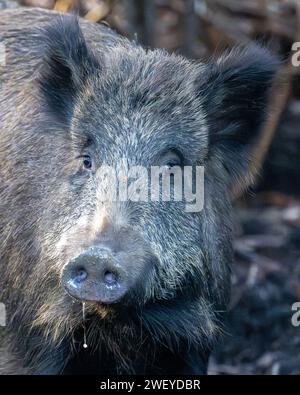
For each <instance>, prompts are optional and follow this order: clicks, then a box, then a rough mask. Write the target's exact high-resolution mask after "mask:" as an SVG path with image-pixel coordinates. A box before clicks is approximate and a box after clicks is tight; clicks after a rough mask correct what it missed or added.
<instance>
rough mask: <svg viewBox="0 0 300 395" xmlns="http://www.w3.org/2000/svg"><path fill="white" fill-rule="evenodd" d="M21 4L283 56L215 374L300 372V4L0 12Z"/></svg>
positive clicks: (149, 34) (234, 0)
mask: <svg viewBox="0 0 300 395" xmlns="http://www.w3.org/2000/svg"><path fill="white" fill-rule="evenodd" d="M20 5H22V6H31V7H43V8H48V9H56V10H59V11H62V12H75V13H77V14H79V15H81V16H82V17H84V18H86V19H88V20H91V21H93V22H95V23H103V22H105V23H108V24H109V25H110V26H111V27H113V28H114V29H116V30H117V31H118V32H120V33H121V34H123V35H125V36H127V37H129V38H132V39H137V40H138V41H139V42H140V43H142V44H143V45H144V46H146V47H150V48H152V47H159V48H165V49H167V50H168V51H170V52H176V53H180V54H183V55H185V56H187V57H189V58H192V59H200V58H207V57H209V56H211V55H212V54H215V53H218V52H221V51H222V50H223V49H224V48H227V47H231V46H232V45H234V44H236V43H238V42H245V41H249V40H258V41H259V42H261V43H263V44H266V45H268V46H269V47H270V48H271V50H272V51H273V52H274V53H277V54H278V55H279V56H280V57H281V59H283V64H282V69H281V71H280V73H279V77H278V79H279V80H280V81H282V79H284V80H285V81H286V83H285V84H284V85H282V84H276V83H275V85H274V90H273V94H272V98H271V103H270V109H269V119H268V121H267V122H266V125H265V127H264V129H263V131H262V139H261V143H260V144H259V146H258V147H256V149H255V150H254V152H253V155H254V157H255V161H256V164H261V165H262V170H261V171H260V174H259V175H258V177H257V182H256V185H255V186H254V187H252V188H251V189H250V191H249V192H248V194H246V195H245V196H243V197H241V196H237V197H236V229H235V232H236V241H235V250H236V263H235V265H234V267H233V272H232V300H231V306H230V314H229V319H228V326H227V332H228V333H225V336H224V338H223V339H221V342H220V344H219V346H218V348H217V349H216V350H215V352H214V354H213V357H212V358H211V362H210V365H209V373H210V374H254V373H256V374H260V373H263V374H300V326H299V327H294V326H293V325H292V324H291V317H292V314H293V312H292V304H293V303H295V302H298V301H300V66H299V67H298V68H297V67H294V66H292V64H291V47H292V44H293V43H294V42H297V41H299V42H300V2H299V1H298V0H243V1H241V0H207V1H205V0H57V1H55V0H20V1H12V0H0V9H1V8H6V7H12V8H13V7H18V6H20ZM0 23H1V19H0ZM299 59H300V57H299ZM279 85H280V86H279Z"/></svg>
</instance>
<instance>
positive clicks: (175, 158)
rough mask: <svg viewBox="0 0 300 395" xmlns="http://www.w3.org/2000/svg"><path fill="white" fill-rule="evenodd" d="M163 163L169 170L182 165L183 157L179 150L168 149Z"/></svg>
mask: <svg viewBox="0 0 300 395" xmlns="http://www.w3.org/2000/svg"><path fill="white" fill-rule="evenodd" d="M162 165H163V166H165V167H166V169H169V170H170V169H171V168H172V167H174V166H182V157H181V155H180V154H179V153H178V152H177V151H174V150H171V151H168V152H167V153H166V154H165V155H164V156H163V161H162Z"/></svg>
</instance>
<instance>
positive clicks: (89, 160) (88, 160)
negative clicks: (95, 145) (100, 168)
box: [82, 155, 92, 170]
mask: <svg viewBox="0 0 300 395" xmlns="http://www.w3.org/2000/svg"><path fill="white" fill-rule="evenodd" d="M82 159H83V166H84V168H85V169H88V170H90V169H91V168H92V158H91V157H90V155H84V156H83V157H82Z"/></svg>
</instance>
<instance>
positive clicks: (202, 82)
mask: <svg viewBox="0 0 300 395" xmlns="http://www.w3.org/2000/svg"><path fill="white" fill-rule="evenodd" d="M0 19H1V23H0V41H1V42H2V43H4V45H5V47H6V51H7V54H6V55H7V56H6V66H5V67H4V66H0V80H1V87H0V93H1V94H0V163H1V166H0V180H1V182H0V289H1V302H3V303H5V304H6V308H7V317H8V325H7V327H6V328H0V330H1V332H0V333H1V336H0V339H1V340H0V345H1V351H2V352H1V354H0V373H25V374H30V373H35V374H36V373H47V374H57V373H91V372H94V373H124V372H127V373H168V372H169V373H203V372H205V369H206V364H207V357H208V355H209V352H210V350H211V348H212V346H213V344H214V342H215V340H216V339H217V338H218V336H219V334H220V332H221V331H222V322H223V316H224V313H225V312H226V308H227V303H228V298H229V292H230V281H229V278H230V270H229V267H230V264H231V263H232V260H233V251H232V241H231V239H232V235H231V233H232V232H231V216H232V215H231V211H232V207H231V202H230V191H231V189H232V188H233V186H234V187H236V185H240V186H241V188H242V187H243V177H246V176H247V177H251V175H248V174H247V175H246V174H245V171H246V169H247V167H248V164H249V161H250V160H251V157H250V154H249V152H250V148H251V147H252V145H253V144H254V143H255V141H256V139H257V137H258V135H259V130H260V127H261V124H262V122H263V120H264V118H265V107H266V102H267V95H268V91H269V87H270V85H271V81H272V78H273V76H274V73H275V71H276V69H277V61H276V60H275V59H274V58H273V57H272V56H271V55H270V53H269V52H268V51H267V50H265V49H262V48H260V47H258V46H255V45H248V46H244V47H242V48H236V49H234V50H233V51H232V52H230V53H226V54H224V55H223V56H222V57H221V58H219V59H213V60H211V61H210V62H209V63H195V62H191V61H188V60H186V59H184V58H182V57H180V56H176V55H170V54H168V53H166V52H165V51H162V50H153V51H152V50H145V49H143V48H142V47H140V46H138V45H137V44H136V43H131V42H130V41H129V40H127V39H125V38H122V37H120V36H119V35H117V34H116V33H114V32H113V31H112V30H110V29H109V28H107V27H105V26H102V25H94V24H91V23H89V22H86V21H83V20H79V21H78V20H77V19H76V18H75V17H72V16H59V14H58V13H56V12H50V11H45V10H39V9H27V10H25V9H18V10H13V11H10V10H9V11H3V12H1V15H0ZM170 150H172V151H173V152H174V151H175V152H177V153H178V155H180V157H181V158H182V164H183V165H203V166H204V167H205V201H204V209H203V210H202V211H201V212H199V213H187V212H185V210H184V204H183V203H184V202H177V203H176V204H175V203H173V204H171V203H166V202H160V203H155V202H153V203H147V204H145V203H137V202H136V203H134V202H123V203H121V202H118V203H117V202H116V203H114V204H110V205H107V206H105V205H104V206H103V203H100V202H99V201H98V199H97V191H98V187H99V179H98V178H97V172H96V169H97V168H98V167H99V166H100V165H101V164H102V163H106V164H110V165H115V166H118V164H119V163H120V160H121V159H122V158H126V161H127V162H128V163H127V165H128V166H130V165H135V164H138V165H143V166H146V167H149V166H151V165H160V164H163V158H164V155H165V153H166V152H168V151H170ZM86 152H88V153H89V154H90V155H92V158H93V161H94V162H93V166H94V170H93V171H85V170H83V169H82V167H81V164H80V159H78V158H80V156H82V155H83V154H84V153H86ZM103 210H105V213H106V216H107V218H108V220H109V224H110V229H111V230H110V232H111V234H112V235H113V237H114V238H115V239H116V240H118V243H120V244H122V243H123V244H126V248H127V252H128V254H130V256H131V257H132V262H133V263H134V264H135V266H133V268H132V270H139V268H140V267H141V264H142V262H143V261H144V260H145V259H149V260H151V269H150V270H149V271H148V272H147V273H141V276H140V277H141V278H140V283H139V286H138V287H137V289H136V290H135V291H134V292H132V293H131V294H129V295H128V296H127V298H126V300H124V303H123V305H122V306H119V307H118V308H115V307H114V306H110V307H105V306H99V305H93V304H88V303H87V307H86V308H87V317H88V320H87V323H86V325H87V341H88V344H89V348H88V350H82V349H81V347H82V314H81V304H80V303H77V302H74V301H73V300H72V299H71V298H70V297H69V296H68V295H67V294H66V292H65V291H64V289H63V287H62V285H61V271H62V268H63V266H64V264H65V262H66V261H67V260H68V259H70V258H71V257H73V256H75V255H76V254H78V253H79V252H80V251H81V250H82V249H83V248H85V247H87V246H89V245H91V244H92V243H94V241H95V240H96V239H97V240H98V239H100V240H101V229H100V228H101V227H100V225H99V216H101V213H102V212H103Z"/></svg>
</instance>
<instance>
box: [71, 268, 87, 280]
mask: <svg viewBox="0 0 300 395" xmlns="http://www.w3.org/2000/svg"><path fill="white" fill-rule="evenodd" d="M86 278H87V272H86V270H85V269H78V270H77V272H76V275H75V278H74V280H75V281H76V282H77V283H81V282H82V281H84V280H85V279H86Z"/></svg>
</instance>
